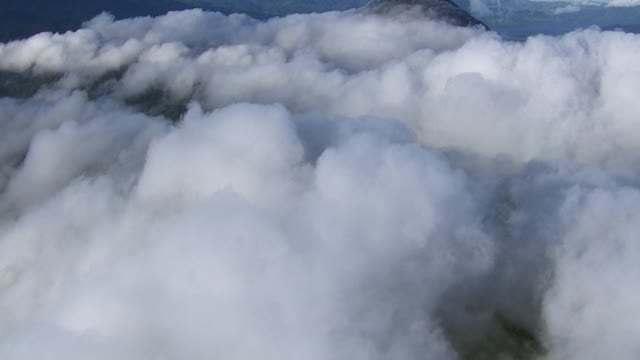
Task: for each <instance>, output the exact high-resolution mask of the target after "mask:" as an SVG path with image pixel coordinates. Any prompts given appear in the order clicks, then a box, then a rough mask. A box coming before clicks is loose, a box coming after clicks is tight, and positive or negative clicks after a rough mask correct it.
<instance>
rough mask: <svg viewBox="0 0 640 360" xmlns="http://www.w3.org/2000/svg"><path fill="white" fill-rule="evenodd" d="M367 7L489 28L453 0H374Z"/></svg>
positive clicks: (394, 13)
mask: <svg viewBox="0 0 640 360" xmlns="http://www.w3.org/2000/svg"><path fill="white" fill-rule="evenodd" d="M365 8H366V9H367V10H368V11H371V12H374V13H377V14H390V15H397V14H401V13H406V12H409V11H411V12H414V13H418V14H420V15H421V16H425V17H427V18H429V19H433V20H443V21H446V22H448V23H450V24H452V25H456V26H477V25H482V26H484V27H485V28H488V26H486V25H485V24H483V23H482V22H481V21H480V20H478V19H476V18H474V17H473V16H471V15H470V14H469V13H468V12H466V11H465V10H464V9H462V8H461V7H459V6H458V5H456V4H455V3H454V2H452V1H451V0H374V1H372V2H370V3H369V4H367V6H366V7H365Z"/></svg>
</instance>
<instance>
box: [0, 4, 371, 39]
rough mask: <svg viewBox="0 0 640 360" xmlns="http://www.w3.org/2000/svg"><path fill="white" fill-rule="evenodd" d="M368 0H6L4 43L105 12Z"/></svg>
mask: <svg viewBox="0 0 640 360" xmlns="http://www.w3.org/2000/svg"><path fill="white" fill-rule="evenodd" d="M367 2H368V0H282V1H264V0H92V1H74V0H56V1H51V0H3V1H2V3H3V4H2V6H1V7H2V11H0V42H8V41H11V40H17V39H21V38H26V37H29V36H32V35H35V34H37V33H40V32H45V31H48V32H65V31H68V30H74V29H77V28H79V27H80V26H81V25H82V23H83V22H84V21H87V20H89V19H91V18H93V17H94V16H96V15H98V14H100V13H101V12H105V11H106V12H109V13H111V14H113V15H115V16H116V18H119V19H122V18H129V17H135V16H157V15H162V14H165V13H166V12H168V11H174V10H185V9H190V8H202V9H204V10H209V11H219V12H222V13H225V14H231V13H244V14H248V15H250V16H252V17H254V18H258V19H266V18H270V17H274V16H281V15H286V14H292V13H310V12H324V11H330V10H346V9H351V8H357V7H360V6H363V5H365V4H366V3H367Z"/></svg>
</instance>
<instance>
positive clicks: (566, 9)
mask: <svg viewBox="0 0 640 360" xmlns="http://www.w3.org/2000/svg"><path fill="white" fill-rule="evenodd" d="M578 11H580V6H576V5H573V4H570V5H567V6H563V7H559V8H557V9H555V10H554V11H553V13H554V14H555V15H561V14H571V13H576V12H578Z"/></svg>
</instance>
